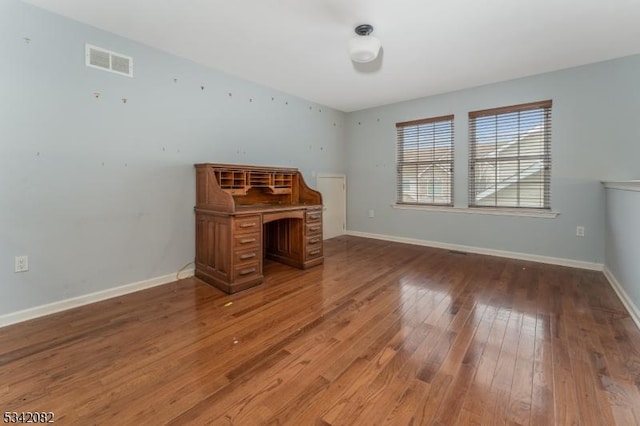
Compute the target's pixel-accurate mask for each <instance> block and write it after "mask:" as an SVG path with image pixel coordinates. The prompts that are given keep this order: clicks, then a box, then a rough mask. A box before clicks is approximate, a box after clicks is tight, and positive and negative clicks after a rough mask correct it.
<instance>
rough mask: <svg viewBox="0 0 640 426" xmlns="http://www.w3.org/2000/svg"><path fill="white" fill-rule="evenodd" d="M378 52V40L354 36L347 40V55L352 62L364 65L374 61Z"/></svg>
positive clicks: (370, 37)
mask: <svg viewBox="0 0 640 426" xmlns="http://www.w3.org/2000/svg"><path fill="white" fill-rule="evenodd" d="M379 51H380V40H378V39H377V38H376V37H372V36H361V35H358V36H355V37H353V38H352V39H351V40H349V55H350V56H351V60H352V61H353V62H359V63H366V62H371V61H373V60H375V59H376V58H377V57H378V52H379Z"/></svg>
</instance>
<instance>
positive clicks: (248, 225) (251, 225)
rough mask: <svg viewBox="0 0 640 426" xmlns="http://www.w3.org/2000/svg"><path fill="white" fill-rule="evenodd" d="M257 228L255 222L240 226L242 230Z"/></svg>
mask: <svg viewBox="0 0 640 426" xmlns="http://www.w3.org/2000/svg"><path fill="white" fill-rule="evenodd" d="M254 226H256V223H255V222H244V223H241V224H240V228H253V227H254Z"/></svg>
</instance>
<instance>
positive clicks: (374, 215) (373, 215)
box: [369, 209, 376, 217]
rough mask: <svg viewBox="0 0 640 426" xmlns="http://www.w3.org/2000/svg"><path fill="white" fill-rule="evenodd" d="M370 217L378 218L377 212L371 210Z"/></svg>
mask: <svg viewBox="0 0 640 426" xmlns="http://www.w3.org/2000/svg"><path fill="white" fill-rule="evenodd" d="M369 217H376V212H375V210H373V209H369Z"/></svg>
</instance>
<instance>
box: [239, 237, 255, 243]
mask: <svg viewBox="0 0 640 426" xmlns="http://www.w3.org/2000/svg"><path fill="white" fill-rule="evenodd" d="M255 241H256V239H255V238H243V239H242V240H240V244H249V243H253V242H255Z"/></svg>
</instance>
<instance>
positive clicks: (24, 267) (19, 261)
mask: <svg viewBox="0 0 640 426" xmlns="http://www.w3.org/2000/svg"><path fill="white" fill-rule="evenodd" d="M28 270H29V256H16V264H15V269H14V271H15V272H27V271H28Z"/></svg>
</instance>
